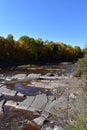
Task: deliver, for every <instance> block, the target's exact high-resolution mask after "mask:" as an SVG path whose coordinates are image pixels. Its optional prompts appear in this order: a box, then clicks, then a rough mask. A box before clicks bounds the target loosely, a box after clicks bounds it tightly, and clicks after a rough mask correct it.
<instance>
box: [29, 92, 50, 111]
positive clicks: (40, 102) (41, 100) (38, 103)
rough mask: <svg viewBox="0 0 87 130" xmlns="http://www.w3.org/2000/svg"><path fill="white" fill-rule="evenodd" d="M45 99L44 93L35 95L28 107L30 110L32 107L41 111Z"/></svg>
mask: <svg viewBox="0 0 87 130" xmlns="http://www.w3.org/2000/svg"><path fill="white" fill-rule="evenodd" d="M47 101H48V100H47V96H46V94H40V95H37V96H36V98H35V100H34V101H33V103H32V104H31V107H30V108H29V109H30V110H33V109H34V110H37V111H42V110H43V109H44V108H45V106H46V104H47Z"/></svg>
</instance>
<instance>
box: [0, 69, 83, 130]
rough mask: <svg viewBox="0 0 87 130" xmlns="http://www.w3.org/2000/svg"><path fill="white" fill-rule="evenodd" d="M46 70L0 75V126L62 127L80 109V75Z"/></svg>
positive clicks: (24, 129)
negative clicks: (73, 75)
mask: <svg viewBox="0 0 87 130" xmlns="http://www.w3.org/2000/svg"><path fill="white" fill-rule="evenodd" d="M56 69H57V68H56ZM49 74H50V75H49ZM49 74H45V75H42V74H38V73H37V74H35V75H34V73H33V74H32V73H31V74H26V73H18V74H17V73H16V74H15V73H13V74H12V75H11V74H6V75H4V74H1V75H0V80H1V83H0V130H28V129H30V128H31V130H33V129H34V130H40V129H41V130H46V129H47V130H63V126H64V125H65V124H66V123H67V122H69V120H71V119H73V118H74V116H73V115H75V114H76V113H78V112H80V111H83V109H84V108H83V107H82V106H83V104H84V102H83V100H82V98H81V95H80V93H81V86H80V84H81V79H77V78H73V77H71V76H70V74H72V73H69V76H66V75H65V76H64V75H63V76H59V75H58V74H57V73H53V74H51V73H49Z"/></svg>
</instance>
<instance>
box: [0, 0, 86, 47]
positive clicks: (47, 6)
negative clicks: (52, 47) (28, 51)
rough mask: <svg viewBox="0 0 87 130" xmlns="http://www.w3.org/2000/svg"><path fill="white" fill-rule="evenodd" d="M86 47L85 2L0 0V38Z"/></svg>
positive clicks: (68, 0) (75, 0)
mask: <svg viewBox="0 0 87 130" xmlns="http://www.w3.org/2000/svg"><path fill="white" fill-rule="evenodd" d="M8 34H12V35H13V36H14V39H15V40H18V39H19V38H20V37H21V36H23V35H27V36H29V37H33V38H35V39H37V38H42V40H43V41H45V40H48V41H53V42H64V43H65V44H70V45H71V46H80V47H81V48H84V47H87V0H0V36H3V37H4V38H6V37H7V35H8Z"/></svg>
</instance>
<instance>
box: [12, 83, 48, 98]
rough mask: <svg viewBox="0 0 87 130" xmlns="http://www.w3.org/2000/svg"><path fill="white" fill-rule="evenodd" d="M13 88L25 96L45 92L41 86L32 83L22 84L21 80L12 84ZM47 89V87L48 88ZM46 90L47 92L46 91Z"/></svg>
mask: <svg viewBox="0 0 87 130" xmlns="http://www.w3.org/2000/svg"><path fill="white" fill-rule="evenodd" d="M14 90H15V91H17V92H20V93H22V94H24V95H26V96H34V95H37V94H40V93H46V90H45V88H42V87H35V86H34V85H32V84H30V85H25V86H24V85H22V84H21V82H17V83H15V85H14ZM48 91H49V89H48ZM48 91H47V93H48Z"/></svg>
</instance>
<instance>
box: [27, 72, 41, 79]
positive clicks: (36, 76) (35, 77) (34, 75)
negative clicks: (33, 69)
mask: <svg viewBox="0 0 87 130" xmlns="http://www.w3.org/2000/svg"><path fill="white" fill-rule="evenodd" d="M40 76H41V74H34V73H31V74H29V75H28V76H27V77H26V79H30V80H31V79H39V78H40Z"/></svg>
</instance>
